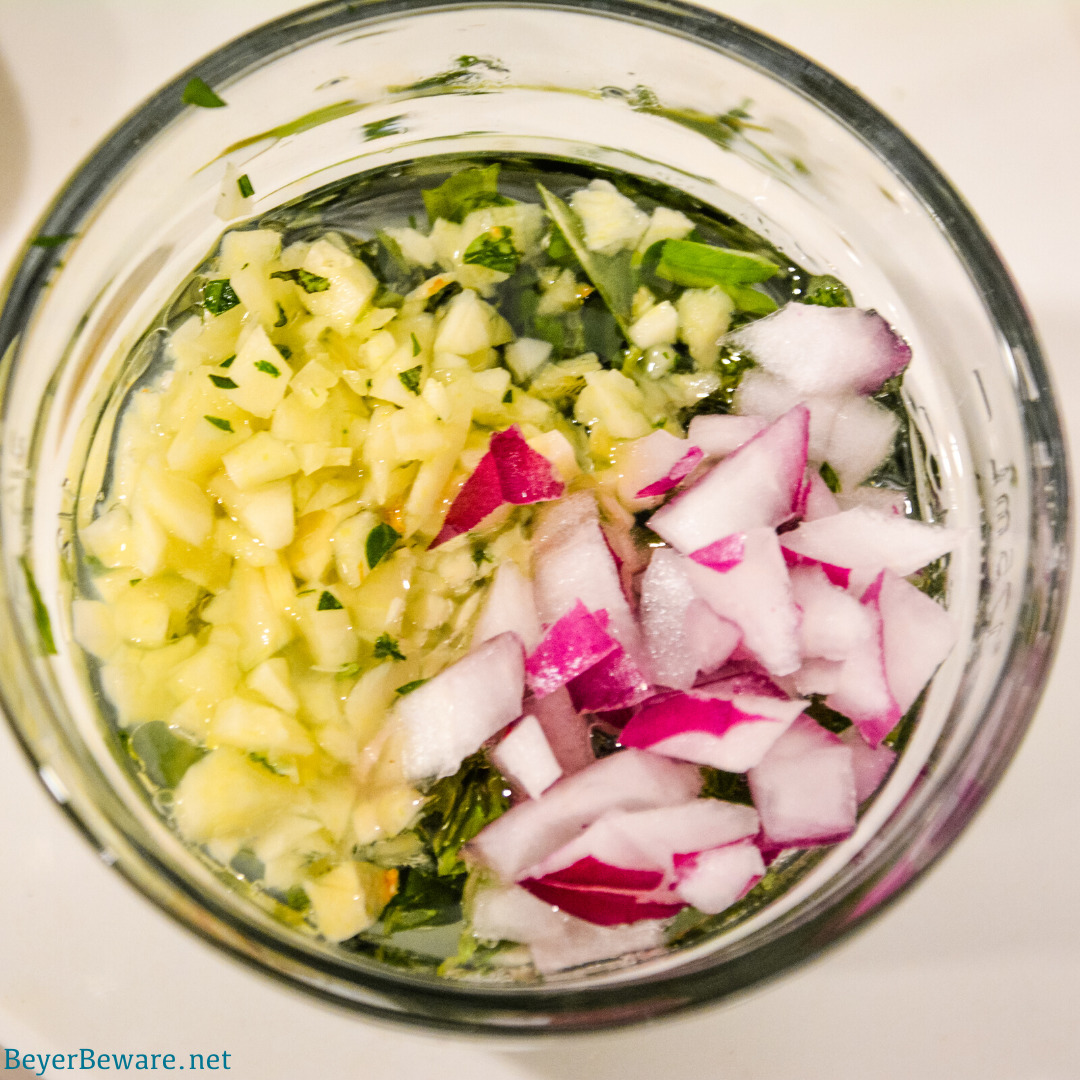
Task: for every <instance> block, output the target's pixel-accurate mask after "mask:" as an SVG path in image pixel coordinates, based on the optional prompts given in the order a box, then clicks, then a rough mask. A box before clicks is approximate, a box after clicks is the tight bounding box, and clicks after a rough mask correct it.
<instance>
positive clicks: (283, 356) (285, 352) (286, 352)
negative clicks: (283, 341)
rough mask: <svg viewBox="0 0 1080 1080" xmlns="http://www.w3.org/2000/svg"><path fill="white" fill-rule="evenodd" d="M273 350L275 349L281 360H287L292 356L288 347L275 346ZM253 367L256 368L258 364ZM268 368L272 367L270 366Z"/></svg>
mask: <svg viewBox="0 0 1080 1080" xmlns="http://www.w3.org/2000/svg"><path fill="white" fill-rule="evenodd" d="M274 348H275V349H277V351H278V352H279V353H280V354H281V359H282V360H288V359H289V358H290V357H291V356H292V349H290V348H289V346H288V345H278V344H275V345H274ZM255 366H256V367H258V364H256V365H255ZM270 366H271V367H273V365H272V364H271V365H270ZM278 374H279V375H280V374H281V372H280V371H279V372H278Z"/></svg>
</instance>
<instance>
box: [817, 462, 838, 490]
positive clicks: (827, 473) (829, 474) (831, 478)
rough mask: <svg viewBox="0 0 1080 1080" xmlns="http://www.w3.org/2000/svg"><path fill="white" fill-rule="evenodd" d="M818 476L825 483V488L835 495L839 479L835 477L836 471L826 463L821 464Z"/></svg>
mask: <svg viewBox="0 0 1080 1080" xmlns="http://www.w3.org/2000/svg"><path fill="white" fill-rule="evenodd" d="M818 475H819V476H820V477H821V479H822V480H824V481H825V486H826V487H828V489H829V490H830V491H831V492H832V493H833V494H834V495H836V494H837V493H838V492H839V491H840V477H839V476H837V475H836V470H835V469H834V468H833V467H832V466H831V465H830V464H829V463H828V462H827V461H823V462H822V463H821V468H820V469H818Z"/></svg>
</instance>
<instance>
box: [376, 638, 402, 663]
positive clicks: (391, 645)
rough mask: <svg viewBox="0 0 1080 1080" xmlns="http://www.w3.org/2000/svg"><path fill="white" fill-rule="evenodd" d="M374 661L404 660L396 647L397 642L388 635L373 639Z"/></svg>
mask: <svg viewBox="0 0 1080 1080" xmlns="http://www.w3.org/2000/svg"><path fill="white" fill-rule="evenodd" d="M375 659H376V660H387V659H390V660H404V659H405V654H404V653H403V652H402V651H401V649H400V648H399V647H398V643H397V640H396V639H395V638H392V637H391V636H390V635H389V634H380V635H379V636H378V637H377V638H376V639H375Z"/></svg>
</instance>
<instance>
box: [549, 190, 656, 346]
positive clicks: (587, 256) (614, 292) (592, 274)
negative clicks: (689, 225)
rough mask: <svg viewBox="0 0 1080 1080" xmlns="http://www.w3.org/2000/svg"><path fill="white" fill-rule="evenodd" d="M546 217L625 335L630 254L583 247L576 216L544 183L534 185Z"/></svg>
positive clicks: (631, 289)
mask: <svg viewBox="0 0 1080 1080" xmlns="http://www.w3.org/2000/svg"><path fill="white" fill-rule="evenodd" d="M536 186H537V188H538V189H539V191H540V195H541V197H542V198H543V200H544V207H545V209H546V210H547V212H548V217H550V218H551V220H552V221H553V222H554V223H555V225H556V226H557V227H558V229H559V232H560V234H561V235H562V236H563V237H564V239H565V240H566V243H567V244H568V245H569V246H570V248H571V250H572V251H573V253H574V255H575V256H577V260H578V262H579V263H581V266H582V269H583V270H584V271H585V273H586V275H587V276H588V278H589V281H591V282H592V284H593V285H594V286H595V287H596V291H597V292H598V293H600V297H601V299H602V300H603V301H604V303H605V304H606V305H607V307H608V310H609V311H610V312H611V314H612V315H613V316H614V317H615V321H616V322H617V323H618V328H619V330H620V331H621V332H622V333H623V334H624V335H625V334H626V333H627V329H628V327H629V324H630V308H631V304H632V302H633V298H634V276H633V274H632V273H631V267H630V259H631V254H630V252H629V251H621V252H619V254H618V255H600V254H598V253H597V252H594V251H590V250H589V249H588V248H587V247H586V246H585V233H584V230H583V228H582V225H581V222H580V221H579V220H578V216H577V214H575V213H574V211H573V210H571V209H570V207H569V206H568V205H567V204H566V203H565V202H563V200H562V199H560V198H559V197H558V195H553V194H552V193H551V192H550V191H548V189H547V188H546V187H544V185H543V184H537V185H536Z"/></svg>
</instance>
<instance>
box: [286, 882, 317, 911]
mask: <svg viewBox="0 0 1080 1080" xmlns="http://www.w3.org/2000/svg"><path fill="white" fill-rule="evenodd" d="M281 902H282V903H283V904H284V905H285V906H286V907H288V908H292V910H293V911H307V909H308V908H309V907H311V900H310V899H309V898H308V894H307V893H306V892H304V890H303V887H302V886H300V885H293V886H292V887H291V888H290V889H289V890H288V891H287V892H286V893H285V894H284V896H283V897H282V899H281Z"/></svg>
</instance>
